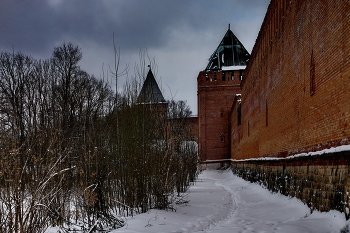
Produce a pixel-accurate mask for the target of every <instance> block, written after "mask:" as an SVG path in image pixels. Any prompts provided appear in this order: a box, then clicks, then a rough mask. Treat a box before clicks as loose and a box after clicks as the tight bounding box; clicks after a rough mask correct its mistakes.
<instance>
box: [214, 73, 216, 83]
mask: <svg viewBox="0 0 350 233" xmlns="http://www.w3.org/2000/svg"><path fill="white" fill-rule="evenodd" d="M214 81H216V72H214Z"/></svg>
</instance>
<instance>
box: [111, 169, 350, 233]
mask: <svg viewBox="0 0 350 233" xmlns="http://www.w3.org/2000/svg"><path fill="white" fill-rule="evenodd" d="M187 198H188V200H189V202H188V203H187V204H183V205H181V206H177V207H176V209H177V211H176V212H174V211H162V210H151V211H149V212H148V213H144V214H140V215H137V216H135V217H134V218H128V221H127V225H126V226H124V227H123V228H121V229H118V230H114V231H112V232H113V233H119V232H122V233H132V232H152V233H154V232H207V233H209V232H210V233H219V232H220V233H225V232H230V233H231V232H235V233H250V232H268V233H270V232H276V233H277V232H283V233H288V232H293V233H294V232H305V233H307V232H315V233H316V232H317V233H322V232H325V233H326V232H327V233H328V232H337V233H339V232H340V230H341V229H342V228H343V227H344V226H345V224H346V221H345V218H344V216H343V215H342V214H341V213H339V212H337V211H331V212H328V213H319V212H314V213H313V214H311V215H310V211H309V209H308V208H307V207H306V206H305V205H304V204H303V203H301V202H300V201H299V200H297V199H295V198H292V199H291V198H288V197H285V196H283V195H279V194H271V193H270V192H269V191H267V190H266V189H264V188H262V187H260V186H259V185H256V184H251V183H249V182H247V181H244V180H242V179H241V178H239V177H236V176H234V175H233V174H232V172H231V171H229V170H226V171H217V170H206V171H204V172H203V173H202V174H201V175H200V176H199V178H198V181H197V182H196V184H195V185H194V186H192V187H191V188H190V190H189V194H188V197H187Z"/></svg>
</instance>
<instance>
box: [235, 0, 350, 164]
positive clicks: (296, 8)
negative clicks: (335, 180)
mask: <svg viewBox="0 0 350 233" xmlns="http://www.w3.org/2000/svg"><path fill="white" fill-rule="evenodd" d="M349 18H350V16H349V1H347V0H338V1H329V0H328V1H327V0H307V1H305V0H298V1H277V0H272V1H271V3H270V5H269V8H268V11H267V14H266V16H265V19H264V22H263V24H262V27H261V29H260V33H259V36H258V38H257V40H256V44H255V46H254V49H253V52H252V55H251V59H250V61H249V63H248V66H247V69H246V71H245V76H244V78H243V81H242V104H241V124H240V125H239V124H238V119H237V117H238V114H237V111H238V103H234V105H233V108H232V112H231V125H232V126H233V127H232V129H231V134H232V135H231V138H232V140H231V141H232V144H231V156H232V158H233V159H246V158H257V157H262V156H276V155H277V156H282V157H283V156H285V155H290V154H293V153H299V152H300V151H305V150H306V151H307V150H315V149H318V150H320V149H323V148H327V147H330V146H331V144H332V145H336V144H338V145H341V144H349V143H350V140H349V138H350V66H349V61H350V50H349V48H350V29H349Z"/></svg>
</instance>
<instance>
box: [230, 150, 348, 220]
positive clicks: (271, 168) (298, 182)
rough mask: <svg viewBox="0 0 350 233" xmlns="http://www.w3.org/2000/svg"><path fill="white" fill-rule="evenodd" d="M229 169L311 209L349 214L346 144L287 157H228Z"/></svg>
mask: <svg viewBox="0 0 350 233" xmlns="http://www.w3.org/2000/svg"><path fill="white" fill-rule="evenodd" d="M232 170H233V173H234V174H236V175H238V176H240V177H242V178H244V179H245V180H248V181H251V182H257V183H259V184H261V185H263V186H265V187H266V188H268V189H269V190H271V191H273V192H279V193H281V194H284V195H287V196H291V197H296V198H298V199H300V200H301V201H303V202H304V203H305V204H306V205H307V206H308V207H309V208H310V209H311V210H319V211H329V210H338V211H341V212H343V213H344V214H345V216H346V218H347V219H349V218H350V176H349V175H350V146H349V145H347V146H340V147H336V148H331V149H326V150H322V151H318V152H310V153H303V154H299V155H294V156H290V157H287V158H259V159H247V160H232Z"/></svg>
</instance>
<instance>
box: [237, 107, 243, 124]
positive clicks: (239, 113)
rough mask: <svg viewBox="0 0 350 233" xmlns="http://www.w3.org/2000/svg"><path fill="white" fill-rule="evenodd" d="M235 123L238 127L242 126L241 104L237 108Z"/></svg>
mask: <svg viewBox="0 0 350 233" xmlns="http://www.w3.org/2000/svg"><path fill="white" fill-rule="evenodd" d="M237 123H238V125H241V124H242V113H241V104H239V105H238V108H237Z"/></svg>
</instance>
